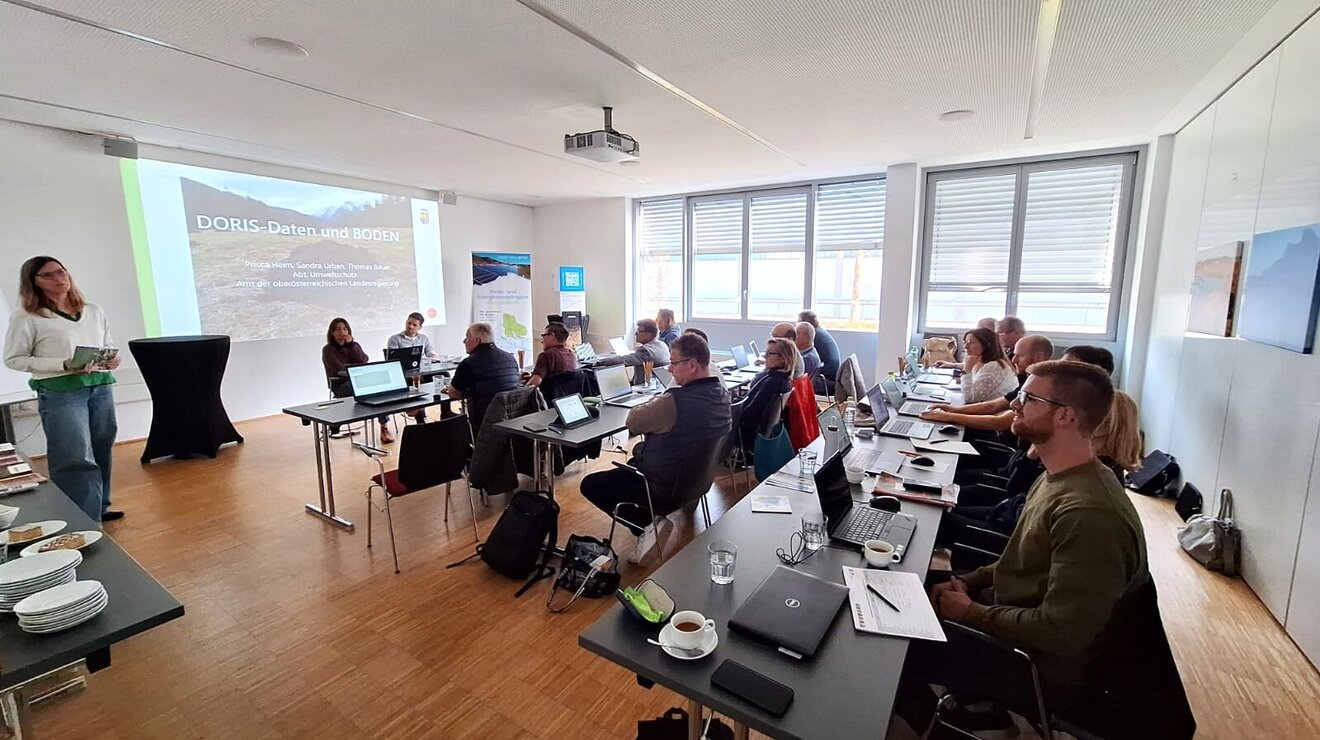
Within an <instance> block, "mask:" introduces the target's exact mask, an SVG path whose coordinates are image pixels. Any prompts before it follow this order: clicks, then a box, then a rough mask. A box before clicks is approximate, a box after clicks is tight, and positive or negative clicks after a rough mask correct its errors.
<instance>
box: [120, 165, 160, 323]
mask: <svg viewBox="0 0 1320 740" xmlns="http://www.w3.org/2000/svg"><path fill="white" fill-rule="evenodd" d="M119 172H120V175H121V176H122V177H123V180H124V205H125V207H126V208H127V209H128V233H129V234H130V235H131V236H132V238H133V262H134V264H135V265H136V266H137V279H138V295H139V296H140V297H141V299H142V323H143V325H144V328H145V329H146V332H147V336H149V337H158V336H160V309H159V308H158V307H157V306H156V279H155V275H154V274H153V273H152V272H151V246H150V245H149V244H148V243H147V217H146V213H145V212H143V210H142V189H141V188H140V187H139V186H138V171H137V162H136V161H135V160H132V159H121V160H119Z"/></svg>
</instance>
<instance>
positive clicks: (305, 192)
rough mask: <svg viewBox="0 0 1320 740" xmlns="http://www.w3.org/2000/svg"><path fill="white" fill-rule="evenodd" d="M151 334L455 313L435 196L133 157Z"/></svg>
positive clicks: (129, 186) (134, 217)
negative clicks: (448, 298) (448, 305)
mask: <svg viewBox="0 0 1320 740" xmlns="http://www.w3.org/2000/svg"><path fill="white" fill-rule="evenodd" d="M122 168H123V171H122V174H123V179H124V197H125V201H126V202H127V204H128V215H129V226H130V228H131V229H132V232H133V252H134V259H135V262H136V266H137V276H138V287H139V290H140V292H141V296H142V312H143V319H144V323H145V324H146V328H147V334H148V336H167V335H175V334H228V335H229V336H230V337H231V338H232V339H233V340H234V341H243V340H249V339H277V338H282V337H296V336H315V335H323V334H324V333H325V327H326V325H328V324H329V323H330V319H332V318H334V317H335V316H343V317H345V318H347V319H348V321H349V323H350V324H352V326H353V329H354V331H355V332H361V331H362V330H366V329H395V328H397V327H399V326H402V325H403V320H404V317H406V316H407V315H408V314H409V313H410V312H412V311H420V312H421V313H422V314H423V315H424V316H426V317H427V323H435V324H442V323H444V321H445V300H444V279H443V276H442V274H441V265H440V225H439V218H438V215H439V205H438V204H437V203H436V202H435V201H429V200H419V199H416V198H405V197H401V196H396V195H385V194H382V193H372V192H367V191H363V190H349V189H346V188H336V187H330V186H327V185H313V184H311V183H305V182H295V181H290V180H280V179H276V178H272V177H259V176H256V175H244V174H240V173H236V172H226V171H223V170H212V169H207V168H204V167H192V166H188V165H181V164H172V163H169V162H157V161H152V160H145V159H143V160H127V159H126V160H123V161H122Z"/></svg>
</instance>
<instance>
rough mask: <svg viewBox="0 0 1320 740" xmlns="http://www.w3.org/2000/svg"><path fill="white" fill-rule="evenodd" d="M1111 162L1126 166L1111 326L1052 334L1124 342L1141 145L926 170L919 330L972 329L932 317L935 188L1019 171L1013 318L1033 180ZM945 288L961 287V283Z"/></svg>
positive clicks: (1009, 303) (1009, 284) (1008, 290)
mask: <svg viewBox="0 0 1320 740" xmlns="http://www.w3.org/2000/svg"><path fill="white" fill-rule="evenodd" d="M1111 164H1122V165H1123V175H1122V183H1121V185H1120V189H1119V196H1118V197H1119V207H1118V220H1117V223H1116V224H1115V228H1114V242H1115V243H1114V261H1113V264H1112V265H1110V277H1109V280H1110V282H1109V296H1110V299H1109V308H1108V312H1107V314H1106V317H1105V329H1104V331H1102V332H1099V333H1082V332H1050V338H1051V339H1058V340H1062V341H1064V342H1087V341H1090V342H1107V343H1115V342H1118V341H1119V334H1120V330H1121V328H1122V325H1123V321H1124V318H1123V317H1124V311H1125V309H1126V304H1127V296H1128V285H1127V283H1128V281H1127V279H1126V278H1127V277H1128V276H1129V271H1128V268H1129V262H1130V260H1131V256H1132V255H1133V254H1134V249H1133V241H1134V239H1135V237H1136V235H1135V233H1134V232H1135V228H1136V223H1137V221H1138V218H1137V216H1138V214H1137V213H1136V212H1135V211H1136V209H1137V208H1139V207H1140V203H1139V202H1138V201H1139V196H1140V180H1141V177H1142V167H1143V165H1144V156H1143V151H1142V150H1140V149H1127V150H1120V151H1111V152H1099V153H1086V154H1079V155H1076V156H1071V157H1057V158H1039V159H1030V160H1021V161H1016V162H1011V163H989V164H985V165H977V166H971V167H963V166H960V167H954V168H939V169H928V170H926V171H925V187H924V188H923V189H922V197H923V201H922V214H921V271H920V273H919V284H918V286H917V306H916V314H917V327H918V331H919V332H921V333H931V332H955V333H956V332H959V331H963V330H965V329H967V328H968V327H962V326H942V325H938V324H929V323H927V321H926V316H927V308H928V305H927V301H928V300H929V294H930V292H931V282H930V273H931V269H932V267H933V264H934V250H933V247H932V244H931V242H932V240H933V238H934V225H935V208H934V204H935V188H936V186H937V184H938V183H940V182H944V181H948V180H959V179H968V178H973V177H990V176H994V175H1003V174H1016V176H1017V179H1016V182H1015V183H1014V195H1013V217H1012V223H1013V226H1012V234H1011V237H1010V242H1009V259H1008V275H1007V278H1006V280H1005V283H1004V284H1005V296H1004V315H1006V316H1013V315H1017V310H1018V306H1019V295H1020V294H1021V293H1022V292H1024V291H1022V290H1021V280H1022V257H1023V238H1024V232H1025V229H1024V226H1025V222H1026V210H1027V197H1026V196H1027V189H1028V186H1029V184H1030V176H1031V173H1033V172H1042V171H1058V170H1067V169H1079V168H1083V167H1096V166H1104V165H1111ZM942 287H946V288H947V287H954V288H957V287H959V286H956V285H955V286H942ZM966 287H968V288H974V287H980V286H971V285H968V286H966ZM1025 292H1027V293H1031V292H1037V291H1031V290H1028V291H1025ZM996 318H998V317H996ZM1028 330H1030V327H1028Z"/></svg>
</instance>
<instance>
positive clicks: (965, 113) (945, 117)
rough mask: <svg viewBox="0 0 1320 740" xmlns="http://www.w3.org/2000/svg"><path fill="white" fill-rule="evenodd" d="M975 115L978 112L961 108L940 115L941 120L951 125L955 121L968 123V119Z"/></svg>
mask: <svg viewBox="0 0 1320 740" xmlns="http://www.w3.org/2000/svg"><path fill="white" fill-rule="evenodd" d="M975 113H976V111H973V110H967V109H966V108H960V109H958V110H946V111H944V112H943V113H941V114H940V120H941V121H944V122H946V123H950V122H953V121H966V120H967V119H968V118H971V117H972V116H973V115H974V114H975Z"/></svg>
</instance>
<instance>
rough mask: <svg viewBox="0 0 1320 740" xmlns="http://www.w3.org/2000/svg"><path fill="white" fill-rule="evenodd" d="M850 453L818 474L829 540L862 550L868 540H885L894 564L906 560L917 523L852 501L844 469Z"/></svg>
mask: <svg viewBox="0 0 1320 740" xmlns="http://www.w3.org/2000/svg"><path fill="white" fill-rule="evenodd" d="M846 452H847V450H844V449H840V450H839V452H838V454H836V455H833V456H832V457H830V458H829V459H828V460H826V461H825V464H824V465H822V466H820V468H819V469H818V470H817V471H816V475H815V478H816V496H817V497H818V498H819V499H820V510H821V512H823V513H824V514H825V527H826V529H827V530H828V531H829V533H830V539H831V540H833V541H835V542H841V543H843V544H845V545H848V546H849V547H853V548H857V549H861V547H862V545H863V544H864V543H865V542H866V541H867V540H884V541H885V542H888V543H889V544H891V545H893V546H894V555H893V560H894V562H898V561H900V560H902V559H903V554H904V553H905V552H907V548H908V545H909V544H911V542H912V533H913V532H915V531H916V529H917V520H916V519H915V518H913V517H911V516H908V515H907V514H901V513H898V512H892V511H882V510H880V509H875V508H872V507H871V505H870V504H869V503H857V502H855V501H853V497H852V485H851V484H849V483H848V476H847V474H846V473H845V472H844V469H843V457H844V454H845V453H846Z"/></svg>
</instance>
